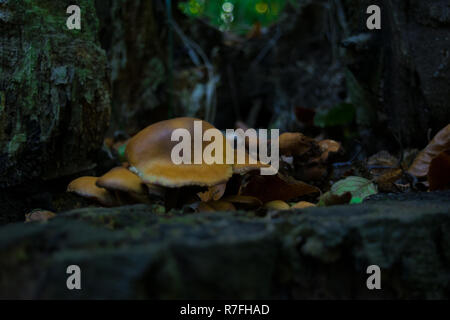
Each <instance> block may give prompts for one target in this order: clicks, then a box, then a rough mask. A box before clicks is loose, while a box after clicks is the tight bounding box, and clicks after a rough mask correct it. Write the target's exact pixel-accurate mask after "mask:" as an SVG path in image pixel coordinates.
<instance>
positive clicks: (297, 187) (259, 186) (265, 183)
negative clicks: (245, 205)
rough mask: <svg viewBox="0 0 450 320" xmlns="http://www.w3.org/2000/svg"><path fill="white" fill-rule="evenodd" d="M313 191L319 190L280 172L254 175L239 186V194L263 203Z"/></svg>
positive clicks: (288, 198) (312, 192) (318, 191)
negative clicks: (272, 174) (271, 174)
mask: <svg viewBox="0 0 450 320" xmlns="http://www.w3.org/2000/svg"><path fill="white" fill-rule="evenodd" d="M314 193H320V190H319V189H318V188H317V187H315V186H312V185H309V184H307V183H304V182H302V181H298V180H295V179H294V178H292V177H288V176H283V175H282V174H280V173H279V174H277V175H274V176H259V175H254V176H252V177H250V178H249V181H248V182H246V183H244V184H243V185H242V186H241V190H240V195H243V196H252V197H256V198H258V199H259V200H261V201H262V202H263V203H266V202H270V201H274V200H282V201H288V200H291V199H294V198H298V197H300V196H304V195H310V194H314Z"/></svg>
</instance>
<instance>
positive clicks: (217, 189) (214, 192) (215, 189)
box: [197, 183, 227, 202]
mask: <svg viewBox="0 0 450 320" xmlns="http://www.w3.org/2000/svg"><path fill="white" fill-rule="evenodd" d="M226 188H227V184H226V183H222V184H218V185H216V186H212V187H209V188H208V190H206V191H205V192H199V193H197V196H198V197H199V198H200V200H202V201H203V202H208V201H212V200H214V201H217V200H219V199H220V198H222V197H223V194H224V193H225V190H226Z"/></svg>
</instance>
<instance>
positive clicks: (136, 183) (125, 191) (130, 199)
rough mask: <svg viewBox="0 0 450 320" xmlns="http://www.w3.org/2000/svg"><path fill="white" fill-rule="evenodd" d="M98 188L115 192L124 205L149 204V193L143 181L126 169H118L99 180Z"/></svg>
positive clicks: (112, 170)
mask: <svg viewBox="0 0 450 320" xmlns="http://www.w3.org/2000/svg"><path fill="white" fill-rule="evenodd" d="M96 185H97V187H100V188H105V189H107V190H109V191H111V192H114V193H115V194H116V196H117V198H118V199H119V200H120V202H121V203H122V204H126V203H136V202H139V203H148V202H149V199H148V191H147V188H146V186H145V185H144V184H143V183H142V181H141V179H140V178H139V177H138V176H137V175H135V174H134V173H132V172H131V171H130V170H128V169H126V168H124V167H116V168H113V169H111V170H110V171H108V172H107V173H105V174H104V175H103V176H101V177H100V178H98V179H97V182H96Z"/></svg>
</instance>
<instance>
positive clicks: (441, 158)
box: [428, 151, 450, 191]
mask: <svg viewBox="0 0 450 320" xmlns="http://www.w3.org/2000/svg"><path fill="white" fill-rule="evenodd" d="M428 182H429V184H430V190H431V191H434V190H444V189H449V188H450V151H447V152H442V153H440V154H439V155H438V156H437V157H435V158H434V159H433V160H432V161H431V164H430V169H429V171H428Z"/></svg>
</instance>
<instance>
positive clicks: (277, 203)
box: [264, 200, 291, 210]
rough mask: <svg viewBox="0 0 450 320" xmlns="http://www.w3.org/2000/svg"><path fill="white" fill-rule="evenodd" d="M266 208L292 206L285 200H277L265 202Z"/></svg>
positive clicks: (287, 207) (288, 207) (281, 208)
mask: <svg viewBox="0 0 450 320" xmlns="http://www.w3.org/2000/svg"><path fill="white" fill-rule="evenodd" d="M264 208H266V209H269V210H289V209H290V208H291V207H290V206H289V205H288V204H287V203H286V202H284V201H281V200H275V201H270V202H267V203H266V204H264Z"/></svg>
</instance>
